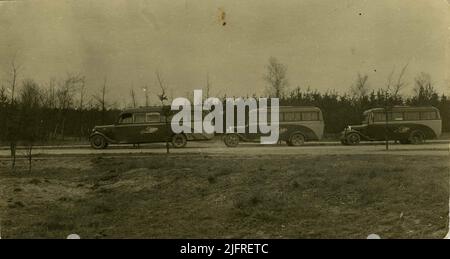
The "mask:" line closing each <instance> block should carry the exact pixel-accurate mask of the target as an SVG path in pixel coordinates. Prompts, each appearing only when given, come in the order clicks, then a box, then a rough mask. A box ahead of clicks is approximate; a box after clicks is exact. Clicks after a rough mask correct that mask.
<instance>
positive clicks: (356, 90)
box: [350, 73, 369, 99]
mask: <svg viewBox="0 0 450 259" xmlns="http://www.w3.org/2000/svg"><path fill="white" fill-rule="evenodd" d="M368 80H369V76H368V75H361V74H360V73H358V76H357V78H356V82H355V84H354V85H353V86H352V87H351V89H350V91H351V93H352V94H353V96H355V97H357V98H360V99H361V98H363V97H365V96H367V94H368V93H369V85H368V83H367V82H368Z"/></svg>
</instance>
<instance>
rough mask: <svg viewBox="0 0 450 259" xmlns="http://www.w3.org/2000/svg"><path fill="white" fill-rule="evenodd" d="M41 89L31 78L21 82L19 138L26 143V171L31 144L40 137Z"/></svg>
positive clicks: (30, 166) (31, 158)
mask: <svg viewBox="0 0 450 259" xmlns="http://www.w3.org/2000/svg"><path fill="white" fill-rule="evenodd" d="M41 104H42V98H41V91H40V88H39V85H38V84H37V83H36V82H34V81H33V80H25V81H24V82H23V87H22V91H21V93H20V113H19V114H20V123H19V125H20V128H19V129H18V131H19V138H20V139H21V140H22V141H24V144H26V155H25V156H26V158H27V160H28V171H29V172H31V168H32V161H33V153H32V151H33V145H34V143H35V142H36V141H37V140H40V139H41V137H42V133H43V132H42V124H43V121H42V120H41Z"/></svg>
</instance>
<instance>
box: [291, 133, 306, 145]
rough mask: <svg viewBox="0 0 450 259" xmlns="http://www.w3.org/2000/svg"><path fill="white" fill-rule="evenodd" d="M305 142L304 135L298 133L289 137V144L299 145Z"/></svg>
mask: <svg viewBox="0 0 450 259" xmlns="http://www.w3.org/2000/svg"><path fill="white" fill-rule="evenodd" d="M304 143H305V137H304V136H303V135H302V134H300V133H295V134H293V135H292V136H291V137H290V138H289V142H288V145H289V146H301V145H303V144H304Z"/></svg>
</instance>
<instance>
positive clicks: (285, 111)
mask: <svg viewBox="0 0 450 259" xmlns="http://www.w3.org/2000/svg"><path fill="white" fill-rule="evenodd" d="M251 112H257V110H255V111H250V113H251ZM267 114H268V121H270V118H269V117H270V116H269V115H270V109H269V110H268V111H267ZM279 120H280V123H279V132H280V137H279V140H280V141H285V142H286V143H287V144H288V145H289V146H301V145H303V144H304V142H306V141H315V140H321V139H322V137H323V132H324V128H325V125H324V121H323V115H322V111H321V110H320V109H319V108H317V107H310V106H280V107H279ZM248 128H249V126H248V125H247V126H246V133H231V134H225V136H224V142H225V144H226V145H227V146H228V147H235V146H237V145H238V144H239V142H240V141H244V142H253V141H255V142H256V141H259V140H260V138H261V136H263V134H261V133H249V130H248Z"/></svg>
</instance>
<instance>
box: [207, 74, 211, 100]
mask: <svg viewBox="0 0 450 259" xmlns="http://www.w3.org/2000/svg"><path fill="white" fill-rule="evenodd" d="M211 88H212V85H211V82H210V80H209V73H206V99H208V98H209V97H210V96H211Z"/></svg>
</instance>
